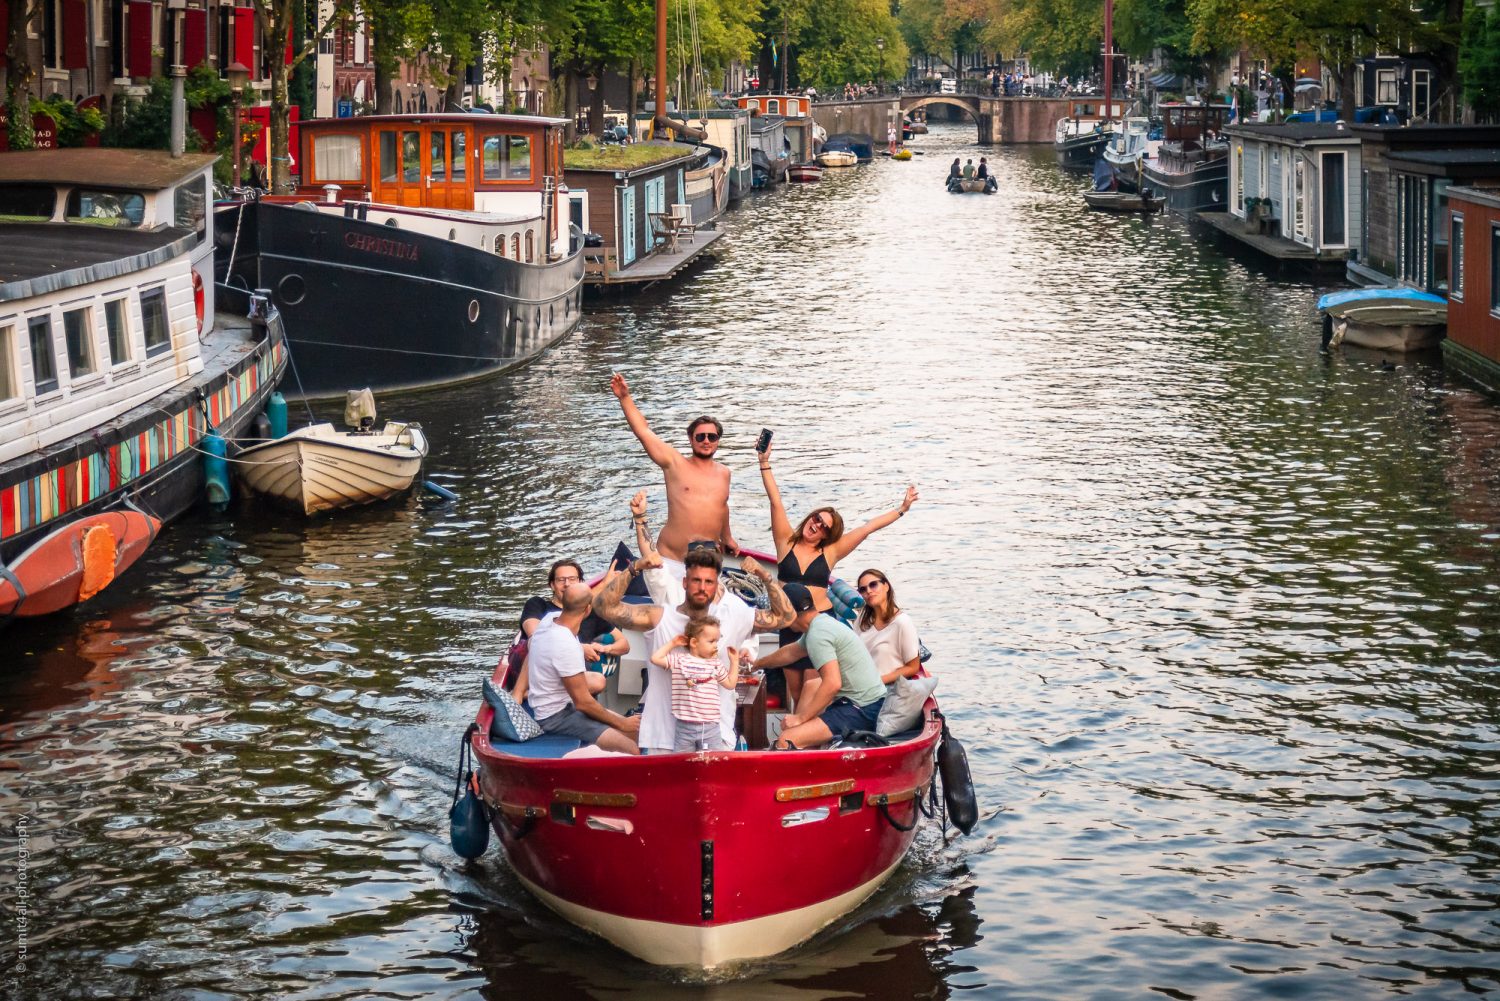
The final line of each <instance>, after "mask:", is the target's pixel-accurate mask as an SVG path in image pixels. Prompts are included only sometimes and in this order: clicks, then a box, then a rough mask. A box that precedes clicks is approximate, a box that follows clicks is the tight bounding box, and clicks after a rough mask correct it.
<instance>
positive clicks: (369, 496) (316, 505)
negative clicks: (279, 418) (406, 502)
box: [235, 389, 427, 514]
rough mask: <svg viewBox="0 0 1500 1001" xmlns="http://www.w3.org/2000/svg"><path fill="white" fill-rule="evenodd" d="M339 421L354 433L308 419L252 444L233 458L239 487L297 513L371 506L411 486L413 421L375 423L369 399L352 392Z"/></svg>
mask: <svg viewBox="0 0 1500 1001" xmlns="http://www.w3.org/2000/svg"><path fill="white" fill-rule="evenodd" d="M344 420H345V422H346V423H347V424H349V425H350V426H351V427H355V428H356V430H353V431H336V430H334V427H333V425H332V424H312V425H309V426H308V427H305V428H298V429H297V430H295V431H291V432H288V433H287V435H286V437H284V438H278V439H276V440H275V441H269V442H266V443H265V444H263V445H252V446H251V447H249V448H246V449H243V450H241V451H240V453H239V454H238V455H237V456H236V457H235V468H236V469H238V470H239V473H240V477H241V478H242V479H243V480H244V481H245V485H246V486H248V487H249V488H250V489H251V490H254V491H255V492H257V493H262V494H265V495H266V496H268V497H271V498H273V499H275V500H278V501H281V502H283V503H286V504H289V505H291V506H292V507H300V508H301V509H302V512H303V513H304V514H316V513H317V512H319V511H331V510H333V509H335V508H341V507H355V506H356V505H359V504H373V503H374V502H375V501H381V500H386V499H387V498H390V497H394V496H396V495H397V494H399V493H402V492H403V491H406V490H409V489H411V485H412V482H413V481H414V480H416V478H417V475H418V474H419V473H420V472H421V471H422V460H423V459H425V458H426V457H427V436H426V435H424V434H423V433H422V427H421V425H419V424H403V423H399V422H396V421H387V422H386V423H385V425H384V426H383V427H382V428H381V429H380V430H376V429H375V399H374V397H373V396H371V395H370V391H369V390H368V389H365V390H357V391H351V392H350V393H349V401H348V404H347V405H346V406H345V408H344Z"/></svg>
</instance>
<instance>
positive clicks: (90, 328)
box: [63, 306, 96, 379]
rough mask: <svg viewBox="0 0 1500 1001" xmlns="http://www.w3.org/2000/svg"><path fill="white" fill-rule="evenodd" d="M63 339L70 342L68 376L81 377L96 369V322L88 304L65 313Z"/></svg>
mask: <svg viewBox="0 0 1500 1001" xmlns="http://www.w3.org/2000/svg"><path fill="white" fill-rule="evenodd" d="M63 340H65V341H67V343H68V377H69V378H71V379H81V378H82V377H83V376H86V375H89V374H91V373H92V372H93V371H94V369H95V367H96V366H95V365H94V324H93V318H92V316H91V311H90V310H89V308H88V307H87V306H84V307H83V308H82V309H70V310H68V311H67V312H66V313H64V314H63Z"/></svg>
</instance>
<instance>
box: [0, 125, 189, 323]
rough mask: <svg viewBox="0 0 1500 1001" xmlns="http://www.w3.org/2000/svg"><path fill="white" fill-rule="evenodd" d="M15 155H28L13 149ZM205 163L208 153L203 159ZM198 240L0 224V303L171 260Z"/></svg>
mask: <svg viewBox="0 0 1500 1001" xmlns="http://www.w3.org/2000/svg"><path fill="white" fill-rule="evenodd" d="M15 155H17V156H29V155H30V154H29V153H18V154H15ZM207 159H208V160H209V162H212V161H213V159H214V158H213V157H208V158H207ZM196 239H197V234H195V233H194V232H193V231H192V230H190V229H177V228H173V227H168V228H165V229H152V230H140V229H113V228H110V227H102V226H89V225H87V224H83V225H79V224H68V223H6V224H5V225H4V226H0V302H13V301H15V300H18V299H27V298H31V297H33V296H38V295H44V294H46V293H49V292H56V291H59V290H61V289H65V288H72V287H75V286H79V285H87V284H89V283H90V282H96V281H103V280H104V279H106V278H117V277H119V276H120V275H125V274H130V273H131V272H134V271H140V270H144V269H145V268H148V267H153V266H155V265H157V264H160V263H161V262H162V261H167V260H171V259H172V258H173V257H176V256H177V255H178V254H181V253H182V252H183V251H185V250H187V249H189V248H190V247H191V246H192V245H193V244H194V242H195V241H196Z"/></svg>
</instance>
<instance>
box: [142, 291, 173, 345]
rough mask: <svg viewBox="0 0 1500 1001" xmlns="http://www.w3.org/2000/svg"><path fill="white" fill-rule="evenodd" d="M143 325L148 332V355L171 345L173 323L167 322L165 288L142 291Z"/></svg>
mask: <svg viewBox="0 0 1500 1001" xmlns="http://www.w3.org/2000/svg"><path fill="white" fill-rule="evenodd" d="M141 327H142V329H143V330H144V331H145V333H146V354H147V355H158V354H161V353H162V352H163V351H165V350H167V348H169V347H171V345H172V325H171V324H170V323H168V322H167V293H166V290H165V289H159V288H154V289H152V290H151V291H149V292H142V293H141Z"/></svg>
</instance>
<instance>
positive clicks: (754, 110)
mask: <svg viewBox="0 0 1500 1001" xmlns="http://www.w3.org/2000/svg"><path fill="white" fill-rule="evenodd" d="M736 100H737V101H738V103H739V106H740V107H741V108H744V109H745V110H746V111H748V112H750V114H751V116H752V117H753V116H757V115H767V116H771V117H775V116H777V115H779V116H781V119H782V123H781V124H782V129H783V130H784V131H785V133H786V150H787V155H788V156H789V157H790V158H791V162H792V163H809V162H811V161H812V160H813V158H814V157H816V156H817V153H818V144H819V141H820V139H821V138H823V137H822V136H820V135H819V134H818V126H817V123H816V122H814V121H813V116H812V99H811V98H809V97H807V96H806V95H803V94H754V95H745V96H742V97H739V98H737V99H736Z"/></svg>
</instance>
